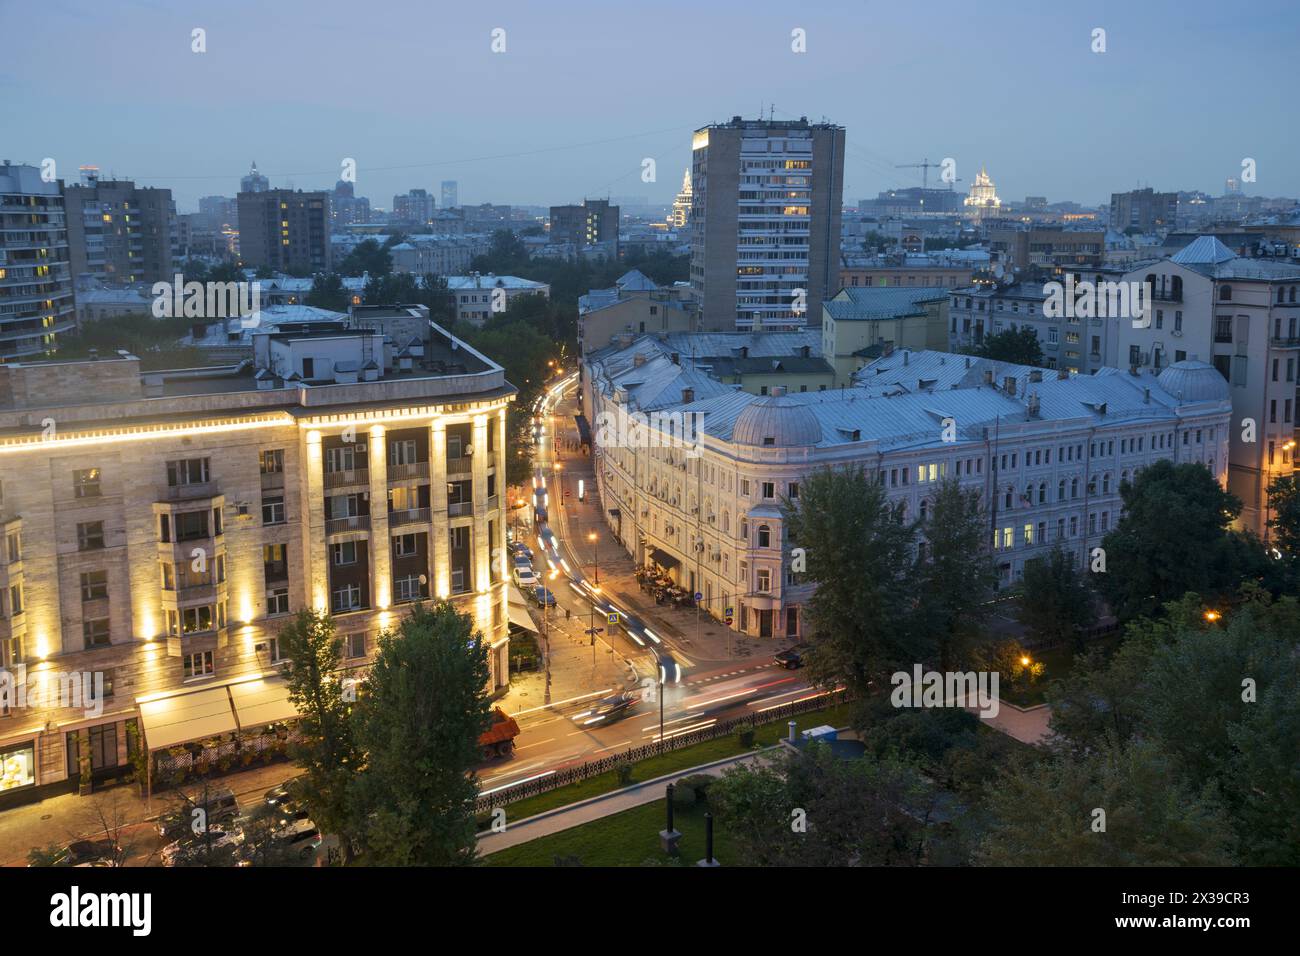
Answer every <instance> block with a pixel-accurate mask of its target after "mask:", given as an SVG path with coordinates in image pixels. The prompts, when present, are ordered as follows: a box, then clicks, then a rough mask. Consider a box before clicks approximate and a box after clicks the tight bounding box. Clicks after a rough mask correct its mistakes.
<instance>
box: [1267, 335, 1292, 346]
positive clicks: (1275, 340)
mask: <svg viewBox="0 0 1300 956" xmlns="http://www.w3.org/2000/svg"><path fill="white" fill-rule="evenodd" d="M1268 344H1269V347H1271V348H1275V349H1300V337H1296V336H1281V337H1279V336H1273V337H1271V338H1270V339H1269V340H1268Z"/></svg>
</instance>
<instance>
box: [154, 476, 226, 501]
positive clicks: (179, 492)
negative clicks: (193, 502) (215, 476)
mask: <svg viewBox="0 0 1300 956" xmlns="http://www.w3.org/2000/svg"><path fill="white" fill-rule="evenodd" d="M216 494H217V483H216V482H215V481H192V482H188V483H186V484H183V485H167V486H166V487H165V488H163V490H162V495H161V497H162V500H164V501H185V500H189V499H193V498H211V497H214V496H215V495H216Z"/></svg>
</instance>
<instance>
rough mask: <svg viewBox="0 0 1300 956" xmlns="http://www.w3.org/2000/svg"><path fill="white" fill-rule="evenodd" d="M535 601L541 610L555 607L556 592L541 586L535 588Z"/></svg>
mask: <svg viewBox="0 0 1300 956" xmlns="http://www.w3.org/2000/svg"><path fill="white" fill-rule="evenodd" d="M533 601H535V602H536V603H537V606H538V607H541V608H547V607H555V592H554V591H552V590H550V589H549V588H544V587H542V586H541V585H540V584H539V585H538V586H537V587H535V588H533Z"/></svg>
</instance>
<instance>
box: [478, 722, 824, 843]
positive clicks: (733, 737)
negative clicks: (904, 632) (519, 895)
mask: <svg viewBox="0 0 1300 956" xmlns="http://www.w3.org/2000/svg"><path fill="white" fill-rule="evenodd" d="M795 719H796V720H797V721H798V722H799V729H801V730H806V729H807V728H809V727H819V726H821V725H822V724H830V725H831V726H832V727H844V726H846V725H847V724H848V722H849V705H848V704H838V705H836V706H835V707H827V708H824V709H822V710H814V711H809V712H808V713H806V714H800V715H799V716H798V717H796V718H795ZM787 732H788V728H787V727H786V722H785V721H774V722H773V723H770V724H762V725H760V726H759V727H757V728H755V731H754V744H755V746H761V747H767V746H770V745H771V744H774V743H776V742H777V741H778V740H780V739H781V738H782V737H784V736H785V735H786V733H787ZM744 750H745V748H743V747H741V746H740V739H739V737H738V735H737V734H730V735H728V736H726V737H719V738H718V739H716V740H708V741H705V742H704V743H702V744H695V745H694V746H691V747H683V748H682V749H681V750H673V751H669V752H668V753H666V754H663V755H662V756H659V757H651V758H649V759H648V760H642V761H639V762H637V763H634V764H633V765H632V780H631V782H632V783H644V782H645V781H647V780H653V779H654V778H655V777H661V776H663V775H664V774H666V773H672V772H673V771H676V770H685V769H687V768H688V767H698V766H699V765H700V764H706V763H712V762H713V761H714V760H722V759H723V758H724V757H731V756H734V755H735V754H738V753H743V752H744ZM620 786H622V785H621V784H620V783H619V782H618V775H617V773H615V772H614V771H612V770H611V771H609V772H608V773H602V774H600V775H599V776H596V777H588V778H587V779H586V780H580V781H578V782H577V783H571V784H568V785H567V786H564V787H558V788H556V789H555V790H549V791H547V792H546V793H541V794H538V795H537V796H535V797H528V798H527V799H525V800H519V801H516V802H515V803H508V804H506V806H507V807H509V811H508V812H509V815H510V819H512V820H523V819H526V818H528V817H531V816H534V815H536V814H538V813H545V812H546V811H547V810H553V809H555V808H556V807H563V806H567V805H568V804H570V803H577V802H578V801H579V800H586V799H587V798H588V797H595V796H598V795H599V794H602V793H609V792H610V791H611V790H617V789H619V787H620ZM629 812H631V811H629ZM487 819H488V817H487V815H484V816H483V817H482V818H481V819H480V821H479V822H480V824H482V825H484V826H486V823H487ZM701 826H703V824H701ZM679 829H680V827H679ZM656 832H658V831H656ZM683 832H684V831H683ZM702 846H703V841H702V838H701V847H702ZM701 854H703V850H702V849H701ZM635 862H640V861H639V860H637V861H635ZM548 864H549V861H548Z"/></svg>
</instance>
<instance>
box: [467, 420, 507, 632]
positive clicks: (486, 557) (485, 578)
mask: <svg viewBox="0 0 1300 956" xmlns="http://www.w3.org/2000/svg"><path fill="white" fill-rule="evenodd" d="M487 430H488V418H487V416H486V415H475V416H474V431H473V437H472V438H471V439H470V442H471V444H472V446H473V448H474V455H473V457H472V458H471V459H470V467H471V469H472V471H471V480H472V485H473V495H474V530H473V534H474V540H473V549H474V565H473V567H474V590H475V591H477V592H479V593H480V594H486V593H487V592H488V589H489V588H490V587H491V577H490V576H489V570H490V569H489V563H490V561H491V554H492V546H493V545H492V542H491V541H489V540H488V519H487V511H488V500H487V497H488V495H487V472H488V461H489V455H488V450H487V448H488V442H487ZM499 495H500V491H499V489H498V497H499ZM491 623H492V621H491V618H489V619H488V621H487V627H486V630H487V633H491Z"/></svg>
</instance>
